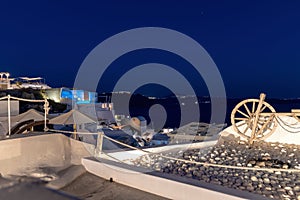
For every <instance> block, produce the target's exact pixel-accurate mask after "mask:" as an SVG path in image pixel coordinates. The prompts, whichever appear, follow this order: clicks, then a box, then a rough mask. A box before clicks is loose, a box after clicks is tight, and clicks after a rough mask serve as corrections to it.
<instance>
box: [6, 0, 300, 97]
mask: <svg viewBox="0 0 300 200" xmlns="http://www.w3.org/2000/svg"><path fill="white" fill-rule="evenodd" d="M299 10H300V1H296V0H291V1H271V0H270V1H259V0H257V1H211V0H208V1H190V2H187V1H174V0H163V1H153V0H152V1H138V0H135V1H121V0H120V1H111V0H110V1H78V2H76V1H58V0H52V1H35V2H33V1H7V2H6V3H3V1H2V2H1V3H0V25H1V26H0V71H9V72H11V74H12V76H14V77H17V76H43V77H45V78H46V81H47V83H49V84H50V85H52V86H56V87H58V86H63V85H64V86H70V87H71V86H72V85H73V81H74V78H75V75H76V72H77V70H78V68H79V66H80V65H81V63H82V61H83V59H84V58H85V57H86V56H87V54H88V53H89V52H90V51H91V50H92V49H93V48H94V47H95V46H96V45H98V44H99V43H100V42H101V41H103V40H105V39H106V38H108V37H110V36H112V35H114V34H117V33H119V32H121V31H125V30H127V29H131V28H137V27H145V26H158V27H165V28H170V29H174V30H177V31H180V32H182V33H184V34H187V35H188V36H190V37H192V38H193V39H195V40H196V41H198V42H199V43H200V44H201V45H202V46H203V47H204V48H205V49H206V50H207V51H208V53H209V54H210V55H211V57H212V58H213V60H214V61H215V63H216V64H217V66H218V68H219V70H220V72H221V75H222V77H223V80H224V83H225V86H226V92H227V95H228V96H230V97H245V96H258V94H259V93H260V92H261V91H264V92H266V93H267V94H268V96H271V97H287V98H290V97H300V89H299V88H300V11H299ZM164 59H165V60H166V59H168V58H162V62H163V60H164ZM125 60H126V59H125ZM130 64H131V63H130V60H128V59H127V61H126V63H123V65H130ZM192 78H193V77H192ZM199 81H200V82H201V80H199ZM201 84H202V83H201ZM201 84H200V85H201ZM183 92H184V91H183ZM205 93H206V92H205V91H204V92H203V94H204V95H205Z"/></svg>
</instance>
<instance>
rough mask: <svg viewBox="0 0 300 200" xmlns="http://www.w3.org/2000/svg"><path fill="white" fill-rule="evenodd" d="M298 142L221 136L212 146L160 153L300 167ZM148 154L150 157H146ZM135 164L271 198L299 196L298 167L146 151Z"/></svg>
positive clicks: (299, 180)
mask: <svg viewBox="0 0 300 200" xmlns="http://www.w3.org/2000/svg"><path fill="white" fill-rule="evenodd" d="M299 150H300V145H286V144H280V143H266V142H255V143H254V144H253V145H252V146H250V145H248V144H247V143H246V142H244V141H240V140H239V139H235V138H232V137H230V136H229V137H226V138H225V137H222V138H220V139H219V142H218V143H217V145H215V146H214V147H209V148H205V149H191V150H186V151H181V152H165V153H163V154H161V155H167V156H170V157H176V158H180V159H185V160H189V161H196V162H205V163H213V164H221V165H230V166H240V167H250V168H251V169H257V168H276V169H287V170H288V169H299V170H300V163H299V161H300V151H299ZM149 158H150V159H149ZM133 162H134V163H135V164H136V165H137V166H143V167H147V168H152V169H153V170H156V171H160V172H164V173H171V174H175V175H179V176H185V177H189V178H193V179H199V180H202V181H205V182H209V183H212V184H218V185H222V186H225V187H229V188H234V189H239V190H243V191H249V192H252V193H256V194H260V195H263V196H266V197H269V198H274V199H300V171H299V172H288V171H281V172H280V171H276V170H275V171H273V170H270V171H267V170H266V171H257V170H245V169H230V168H226V167H225V168H223V167H212V166H203V165H201V164H189V163H185V162H183V161H176V160H171V159H166V158H163V157H161V156H160V155H157V154H156V155H155V154H153V155H150V156H149V155H148V156H146V157H145V156H144V157H141V158H139V159H137V160H135V161H133Z"/></svg>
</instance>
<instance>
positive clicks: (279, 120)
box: [275, 117, 300, 133]
mask: <svg viewBox="0 0 300 200" xmlns="http://www.w3.org/2000/svg"><path fill="white" fill-rule="evenodd" d="M275 119H276V121H277V123H278V124H279V126H280V127H281V128H282V129H283V130H285V131H287V132H289V133H300V127H291V126H289V125H288V124H286V123H285V122H284V121H283V120H282V119H280V118H279V117H275ZM282 123H283V125H282ZM286 126H287V127H289V128H291V129H298V131H291V130H288V129H287V128H286Z"/></svg>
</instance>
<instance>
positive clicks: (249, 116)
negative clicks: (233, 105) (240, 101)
mask: <svg viewBox="0 0 300 200" xmlns="http://www.w3.org/2000/svg"><path fill="white" fill-rule="evenodd" d="M237 111H238V112H239V113H240V114H242V115H244V116H245V117H247V118H250V116H248V115H247V114H245V113H244V112H242V111H240V110H237Z"/></svg>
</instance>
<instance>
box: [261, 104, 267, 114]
mask: <svg viewBox="0 0 300 200" xmlns="http://www.w3.org/2000/svg"><path fill="white" fill-rule="evenodd" d="M266 108H267V105H264V107H263V108H262V109H261V110H260V112H261V113H262V112H263V111H264V110H265V109H266Z"/></svg>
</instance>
